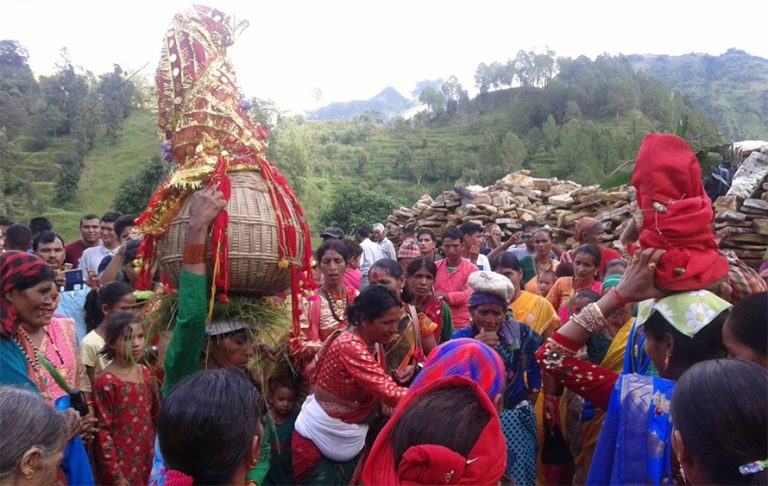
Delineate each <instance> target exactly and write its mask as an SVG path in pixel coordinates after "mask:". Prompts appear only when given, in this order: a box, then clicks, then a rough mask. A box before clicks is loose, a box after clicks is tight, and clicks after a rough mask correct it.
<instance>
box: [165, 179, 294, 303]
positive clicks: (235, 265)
mask: <svg viewBox="0 0 768 486" xmlns="http://www.w3.org/2000/svg"><path fill="white" fill-rule="evenodd" d="M229 177H230V179H231V181H232V197H231V198H230V200H229V202H228V203H227V211H228V212H229V228H228V239H229V271H230V279H231V287H230V292H231V293H232V294H245V295H253V296H265V295H274V294H277V293H278V292H280V291H282V290H285V289H286V288H288V287H289V286H290V283H291V281H290V271H289V270H288V269H280V268H279V267H278V265H277V263H278V261H279V260H280V257H279V253H278V246H279V240H278V230H277V217H276V213H275V209H274V208H273V207H272V202H271V201H270V198H269V192H268V189H267V184H266V183H265V182H264V179H263V178H262V176H261V173H260V172H258V171H243V172H234V173H231V174H230V175H229ZM189 209H190V198H187V200H186V201H184V203H183V205H182V208H181V210H180V211H179V214H178V215H177V216H176V217H175V218H174V219H173V221H172V222H171V224H170V227H169V228H168V231H167V232H166V233H165V236H164V237H163V245H162V256H161V257H160V267H161V269H162V270H163V272H165V275H166V277H167V278H168V280H169V281H170V282H171V283H172V284H173V285H174V286H176V287H178V283H179V272H180V271H181V265H182V257H183V254H184V243H185V240H186V233H187V223H188V222H189V219H190V212H189ZM291 215H292V216H293V218H294V221H298V218H297V217H296V213H295V212H294V211H293V208H291ZM296 230H297V233H298V235H299V238H298V239H299V246H298V257H297V259H296V260H290V259H289V261H290V262H291V263H296V264H298V265H300V264H301V258H302V257H303V255H304V250H305V249H304V244H303V243H304V234H303V232H302V231H301V227H300V226H298V225H297V227H296ZM207 253H208V275H209V277H210V275H212V274H213V265H212V263H211V248H210V243H209V248H208V249H207Z"/></svg>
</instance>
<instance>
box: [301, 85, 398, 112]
mask: <svg viewBox="0 0 768 486" xmlns="http://www.w3.org/2000/svg"><path fill="white" fill-rule="evenodd" d="M411 104H412V102H411V100H409V99H408V98H406V97H405V96H403V95H401V94H400V93H399V92H398V91H397V90H396V89H395V88H393V87H391V86H389V87H387V88H385V89H384V91H382V92H381V93H379V94H377V95H376V96H374V97H373V98H371V99H368V100H354V101H344V102H337V103H331V104H330V105H327V106H324V107H322V108H319V109H317V110H315V111H312V112H310V113H309V114H308V115H307V118H308V119H310V120H351V119H353V118H355V117H357V116H359V115H361V114H363V113H365V112H366V111H377V112H379V113H381V116H382V118H383V119H384V120H388V119H390V118H392V117H393V116H395V115H397V114H399V113H400V112H402V111H404V110H406V109H408V108H409V107H410V106H411Z"/></svg>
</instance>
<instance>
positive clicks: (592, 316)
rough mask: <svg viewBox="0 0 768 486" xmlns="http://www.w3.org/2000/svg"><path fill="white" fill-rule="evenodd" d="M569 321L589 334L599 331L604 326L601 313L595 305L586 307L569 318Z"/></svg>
mask: <svg viewBox="0 0 768 486" xmlns="http://www.w3.org/2000/svg"><path fill="white" fill-rule="evenodd" d="M571 320H572V321H573V322H574V323H575V324H577V325H579V326H581V327H582V328H583V329H584V330H585V331H587V332H589V333H590V334H592V333H594V332H596V331H599V330H600V329H601V328H602V327H603V326H604V325H605V316H603V311H601V310H600V307H599V306H598V305H597V304H596V303H592V304H589V305H588V306H586V307H585V308H584V309H582V310H581V312H579V313H578V314H576V315H575V316H573V317H571Z"/></svg>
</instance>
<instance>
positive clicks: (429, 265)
mask: <svg viewBox="0 0 768 486" xmlns="http://www.w3.org/2000/svg"><path fill="white" fill-rule="evenodd" d="M422 268H426V269H427V271H428V272H429V273H431V274H432V276H433V277H435V276H437V265H435V262H433V261H432V260H430V259H429V258H424V257H418V258H416V259H414V260H413V261H411V263H409V264H408V266H407V267H405V274H406V275H408V276H411V275H413V274H414V273H416V272H418V271H419V270H421V269H422Z"/></svg>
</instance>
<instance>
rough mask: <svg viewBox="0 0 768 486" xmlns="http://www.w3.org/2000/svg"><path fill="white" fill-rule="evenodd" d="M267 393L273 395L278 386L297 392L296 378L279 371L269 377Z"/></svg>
mask: <svg viewBox="0 0 768 486" xmlns="http://www.w3.org/2000/svg"><path fill="white" fill-rule="evenodd" d="M268 386H269V388H268V389H269V394H270V395H274V394H275V392H276V391H277V389H278V388H288V389H289V390H293V391H294V392H296V393H298V391H299V386H298V384H297V383H296V379H295V378H294V377H293V376H291V375H290V374H289V373H280V374H278V375H275V376H273V377H272V378H270V379H269V385H268Z"/></svg>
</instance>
